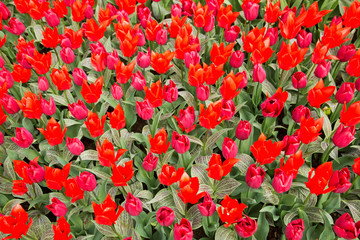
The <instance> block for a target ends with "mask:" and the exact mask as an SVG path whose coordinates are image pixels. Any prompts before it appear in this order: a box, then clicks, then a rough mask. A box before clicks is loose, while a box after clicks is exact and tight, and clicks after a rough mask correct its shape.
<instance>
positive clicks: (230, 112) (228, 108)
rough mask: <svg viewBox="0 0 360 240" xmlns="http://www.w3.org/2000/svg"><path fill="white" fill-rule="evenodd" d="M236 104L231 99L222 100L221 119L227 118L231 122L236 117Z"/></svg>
mask: <svg viewBox="0 0 360 240" xmlns="http://www.w3.org/2000/svg"><path fill="white" fill-rule="evenodd" d="M235 110H236V109H235V103H234V101H233V100H231V99H227V100H226V99H222V100H221V113H220V117H226V119H225V120H230V119H231V118H232V117H233V116H234V115H235Z"/></svg>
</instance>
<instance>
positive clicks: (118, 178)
mask: <svg viewBox="0 0 360 240" xmlns="http://www.w3.org/2000/svg"><path fill="white" fill-rule="evenodd" d="M111 170H112V172H113V175H112V177H111V180H112V182H113V184H114V185H115V186H116V187H119V186H127V182H128V181H130V180H131V178H132V177H133V176H134V169H133V160H130V161H127V162H126V163H125V164H124V167H123V166H121V165H119V166H116V165H115V164H112V165H111Z"/></svg>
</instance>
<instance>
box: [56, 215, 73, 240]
mask: <svg viewBox="0 0 360 240" xmlns="http://www.w3.org/2000/svg"><path fill="white" fill-rule="evenodd" d="M56 223H57V225H56V226H55V224H54V225H52V227H53V232H54V239H56V240H58V239H67V240H69V239H71V238H72V236H71V235H70V233H71V229H70V224H69V223H68V222H67V221H66V219H65V218H64V217H63V216H62V217H60V218H59V219H58V220H57V222H56Z"/></svg>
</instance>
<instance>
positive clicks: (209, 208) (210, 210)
mask: <svg viewBox="0 0 360 240" xmlns="http://www.w3.org/2000/svg"><path fill="white" fill-rule="evenodd" d="M197 207H198V208H199V211H200V213H201V215H203V216H204V217H210V216H212V215H213V214H214V212H215V210H216V205H215V203H214V202H213V200H212V198H211V197H210V194H209V193H208V192H205V196H204V201H203V202H202V203H199V204H198V205H197Z"/></svg>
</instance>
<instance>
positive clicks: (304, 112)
mask: <svg viewBox="0 0 360 240" xmlns="http://www.w3.org/2000/svg"><path fill="white" fill-rule="evenodd" d="M310 115H311V112H310V109H309V108H307V107H305V106H304V105H299V106H297V107H296V108H294V110H293V111H292V119H293V120H294V121H295V122H297V123H300V122H301V119H302V118H303V117H304V118H306V119H308V118H309V117H310Z"/></svg>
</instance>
